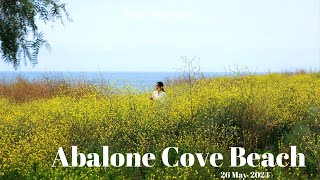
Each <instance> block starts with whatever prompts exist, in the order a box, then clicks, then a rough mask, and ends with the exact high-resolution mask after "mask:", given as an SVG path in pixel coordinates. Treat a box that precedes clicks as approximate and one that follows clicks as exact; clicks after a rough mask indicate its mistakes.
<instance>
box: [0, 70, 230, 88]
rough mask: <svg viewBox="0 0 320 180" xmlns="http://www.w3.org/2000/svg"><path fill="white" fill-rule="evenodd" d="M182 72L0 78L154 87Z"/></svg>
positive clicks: (4, 75)
mask: <svg viewBox="0 0 320 180" xmlns="http://www.w3.org/2000/svg"><path fill="white" fill-rule="evenodd" d="M184 75H185V73H183V72H16V71H10V72H9V71H8V72H0V80H1V81H4V82H11V81H14V80H15V79H16V78H17V77H23V78H25V79H27V80H29V81H34V80H41V79H59V78H60V79H62V78H63V79H69V80H71V81H73V82H76V81H82V82H83V81H85V82H89V83H109V84H113V85H120V86H124V85H131V86H134V87H136V88H141V87H143V88H147V87H152V88H153V87H154V84H155V83H156V82H158V81H162V82H167V81H168V80H174V79H177V78H179V77H182V76H184ZM198 75H200V76H204V77H218V76H228V75H231V74H230V73H224V72H202V73H199V74H198Z"/></svg>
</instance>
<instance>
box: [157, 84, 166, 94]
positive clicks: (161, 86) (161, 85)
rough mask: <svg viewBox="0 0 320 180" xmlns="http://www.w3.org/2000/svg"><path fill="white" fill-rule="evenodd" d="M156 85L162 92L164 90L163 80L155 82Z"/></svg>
mask: <svg viewBox="0 0 320 180" xmlns="http://www.w3.org/2000/svg"><path fill="white" fill-rule="evenodd" d="M157 85H158V86H159V87H160V88H161V90H162V91H163V92H165V91H164V89H163V86H164V85H163V82H161V81H159V82H157Z"/></svg>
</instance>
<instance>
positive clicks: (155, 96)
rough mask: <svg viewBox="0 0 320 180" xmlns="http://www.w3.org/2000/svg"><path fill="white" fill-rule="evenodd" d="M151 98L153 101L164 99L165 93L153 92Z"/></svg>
mask: <svg viewBox="0 0 320 180" xmlns="http://www.w3.org/2000/svg"><path fill="white" fill-rule="evenodd" d="M151 97H152V99H153V100H158V99H164V98H165V97H166V93H165V92H163V91H160V92H158V91H153V93H152V95H151Z"/></svg>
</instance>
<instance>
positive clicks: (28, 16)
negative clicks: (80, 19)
mask: <svg viewBox="0 0 320 180" xmlns="http://www.w3.org/2000/svg"><path fill="white" fill-rule="evenodd" d="M63 15H66V17H67V18H68V19H69V15H68V12H67V10H66V7H65V4H61V3H59V0H0V42H1V47H0V52H1V54H2V58H3V60H4V61H5V62H7V63H9V64H12V65H13V67H14V68H15V69H17V68H18V67H19V66H20V62H21V60H24V63H25V64H26V63H27V61H30V62H31V64H32V65H35V64H37V57H38V54H39V50H40V48H41V47H42V46H46V47H47V48H48V49H50V46H49V44H48V42H47V41H46V40H45V39H44V36H43V33H42V32H41V31H39V29H38V26H37V24H36V22H37V19H40V20H42V21H43V22H44V23H47V22H50V21H56V20H61V22H62V23H63ZM69 20H70V19H69Z"/></svg>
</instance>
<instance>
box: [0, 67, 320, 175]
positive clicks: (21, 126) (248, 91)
mask: <svg viewBox="0 0 320 180" xmlns="http://www.w3.org/2000/svg"><path fill="white" fill-rule="evenodd" d="M167 84H168V85H167V86H166V87H165V89H166V93H167V97H166V99H165V100H164V101H151V100H150V99H149V97H150V93H151V92H150V91H138V90H136V89H132V88H130V87H128V88H122V89H119V88H116V87H112V86H108V85H84V84H83V85H81V84H78V85H68V83H57V82H50V81H43V82H27V81H23V80H18V81H17V82H12V83H2V84H1V85H0V179H219V178H220V177H221V172H232V171H237V172H243V173H249V172H252V171H259V172H270V173H271V175H272V177H271V179H299V178H300V179H319V178H320V126H319V125H320V74H319V73H302V74H299V73H297V74H267V75H245V76H234V77H216V78H202V79H198V80H195V81H194V82H193V83H192V85H191V86H190V84H188V83H186V82H184V81H183V80H181V81H176V82H172V83H167ZM292 145H294V146H296V147H297V151H298V152H302V153H304V155H305V157H306V158H305V163H306V167H299V168H296V167H294V168H293V167H285V168H283V167H272V168H271V167H262V166H258V167H255V168H253V167H249V166H243V167H230V166H229V164H228V162H230V160H229V159H230V147H243V148H245V149H246V153H250V152H256V153H259V154H262V153H266V152H269V153H272V154H275V155H276V154H279V153H282V152H289V151H290V146H292ZM71 146H77V147H78V150H79V151H81V152H82V153H89V152H96V153H98V154H101V153H102V148H101V147H102V146H108V147H109V152H110V154H111V153H123V154H125V153H128V152H138V153H140V154H145V153H149V152H152V153H154V154H155V155H156V157H157V159H156V160H155V165H154V167H130V168H128V167H81V168H80V167H61V163H59V162H58V163H56V165H55V166H56V167H52V165H53V162H54V159H55V157H56V155H57V151H58V149H59V147H62V148H63V149H64V151H65V153H66V157H67V159H68V160H70V159H71ZM166 147H178V148H179V153H176V154H174V153H172V155H171V156H169V161H170V162H175V161H176V160H179V157H180V155H181V154H182V153H186V152H188V153H197V152H202V153H214V152H219V153H221V154H223V157H224V163H223V164H222V166H221V167H213V166H211V165H210V164H206V166H205V167H201V166H200V165H199V163H197V161H196V162H195V163H194V165H193V166H192V167H183V166H177V167H167V166H165V165H163V163H161V158H160V157H161V153H162V151H163V149H165V148H166Z"/></svg>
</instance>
